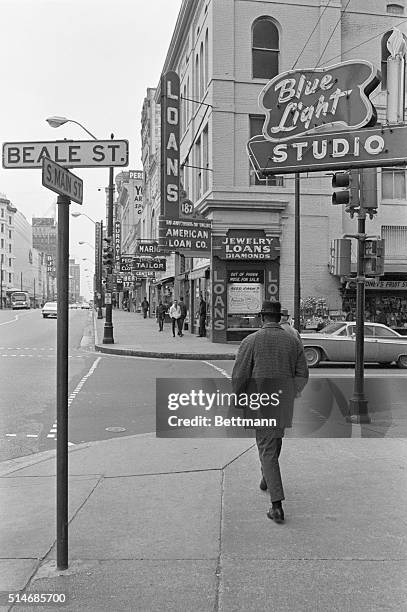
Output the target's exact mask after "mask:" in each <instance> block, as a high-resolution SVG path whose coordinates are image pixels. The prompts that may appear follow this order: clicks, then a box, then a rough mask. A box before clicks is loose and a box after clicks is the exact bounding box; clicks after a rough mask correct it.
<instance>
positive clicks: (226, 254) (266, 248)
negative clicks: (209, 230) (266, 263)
mask: <svg viewBox="0 0 407 612" xmlns="http://www.w3.org/2000/svg"><path fill="white" fill-rule="evenodd" d="M213 242H214V244H213V252H214V254H215V255H216V256H217V257H219V258H220V259H236V260H237V259H240V260H245V261H248V260H259V259H275V258H276V257H278V253H279V241H278V238H273V237H269V236H267V235H266V233H265V231H264V230H252V231H250V230H246V231H245V230H229V231H228V233H227V235H226V236H216V237H214V239H213Z"/></svg>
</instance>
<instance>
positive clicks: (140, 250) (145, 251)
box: [136, 240, 159, 255]
mask: <svg viewBox="0 0 407 612" xmlns="http://www.w3.org/2000/svg"><path fill="white" fill-rule="evenodd" d="M158 252H159V248H158V242H156V241H154V240H153V241H151V240H150V241H149V240H146V241H144V242H141V241H140V242H138V243H137V246H136V253H137V255H155V254H157V253H158Z"/></svg>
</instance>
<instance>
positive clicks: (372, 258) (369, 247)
mask: <svg viewBox="0 0 407 612" xmlns="http://www.w3.org/2000/svg"><path fill="white" fill-rule="evenodd" d="M364 265H365V275H366V276H383V274H384V240H383V239H381V238H377V239H369V240H365V249H364Z"/></svg>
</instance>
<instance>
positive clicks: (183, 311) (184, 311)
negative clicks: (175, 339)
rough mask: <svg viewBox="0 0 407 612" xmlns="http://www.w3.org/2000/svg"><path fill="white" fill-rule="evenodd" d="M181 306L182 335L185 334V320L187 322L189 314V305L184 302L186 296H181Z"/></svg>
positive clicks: (180, 323)
mask: <svg viewBox="0 0 407 612" xmlns="http://www.w3.org/2000/svg"><path fill="white" fill-rule="evenodd" d="M179 307H180V309H181V316H180V319H179V330H180V332H181V336H183V335H184V334H183V331H184V322H185V319H186V316H187V312H188V309H187V306H186V304H185V302H184V298H183V297H180V298H179Z"/></svg>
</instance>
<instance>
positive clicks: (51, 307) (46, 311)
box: [42, 302, 58, 319]
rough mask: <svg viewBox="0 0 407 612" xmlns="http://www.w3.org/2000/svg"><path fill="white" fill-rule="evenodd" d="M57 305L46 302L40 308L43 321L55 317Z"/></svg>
mask: <svg viewBox="0 0 407 612" xmlns="http://www.w3.org/2000/svg"><path fill="white" fill-rule="evenodd" d="M57 309H58V305H57V303H56V302H46V303H45V304H44V306H43V307H42V316H43V317H44V319H47V318H48V317H56V316H57Z"/></svg>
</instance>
